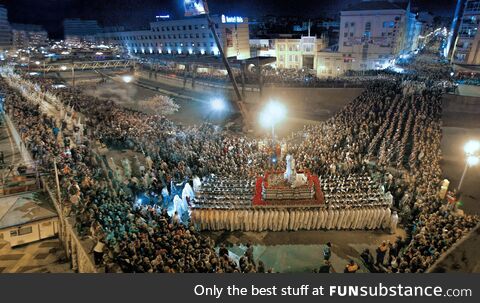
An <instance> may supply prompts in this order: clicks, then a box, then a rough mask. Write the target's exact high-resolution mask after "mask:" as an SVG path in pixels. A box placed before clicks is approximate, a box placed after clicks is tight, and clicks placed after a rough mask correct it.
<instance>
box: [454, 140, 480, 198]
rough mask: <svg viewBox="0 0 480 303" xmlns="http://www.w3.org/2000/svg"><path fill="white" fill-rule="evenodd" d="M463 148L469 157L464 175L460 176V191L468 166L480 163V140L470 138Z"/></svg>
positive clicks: (458, 189)
mask: <svg viewBox="0 0 480 303" xmlns="http://www.w3.org/2000/svg"><path fill="white" fill-rule="evenodd" d="M463 150H464V151H465V154H466V155H467V159H466V161H465V168H464V169H463V173H462V177H461V178H460V183H459V184H458V188H457V191H460V189H461V188H462V184H463V180H464V179H465V175H466V174H467V169H468V167H472V166H475V165H478V163H479V162H480V157H479V155H478V152H479V151H480V142H478V141H475V140H470V141H468V142H467V143H466V144H465V146H464V147H463Z"/></svg>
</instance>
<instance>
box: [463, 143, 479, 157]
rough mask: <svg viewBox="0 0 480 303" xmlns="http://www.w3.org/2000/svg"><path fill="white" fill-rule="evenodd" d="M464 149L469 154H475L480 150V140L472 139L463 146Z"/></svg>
mask: <svg viewBox="0 0 480 303" xmlns="http://www.w3.org/2000/svg"><path fill="white" fill-rule="evenodd" d="M463 150H464V151H465V153H466V154H467V155H473V154H475V153H476V152H477V151H479V150H480V142H479V141H475V140H470V141H468V142H467V143H466V144H465V146H464V147H463Z"/></svg>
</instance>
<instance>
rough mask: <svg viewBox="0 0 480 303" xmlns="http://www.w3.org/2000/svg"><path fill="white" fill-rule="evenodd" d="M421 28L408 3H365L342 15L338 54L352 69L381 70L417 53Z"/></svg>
mask: <svg viewBox="0 0 480 303" xmlns="http://www.w3.org/2000/svg"><path fill="white" fill-rule="evenodd" d="M420 27H421V24H420V23H419V22H417V21H416V19H415V14H413V13H411V12H410V3H409V2H397V1H363V2H360V3H357V4H354V5H351V6H350V7H348V8H346V9H344V10H342V12H341V16H340V38H339V52H340V53H342V54H349V56H348V57H351V58H352V61H351V62H348V63H352V64H351V67H352V69H353V70H368V69H382V68H385V67H387V66H388V65H389V64H391V63H392V62H393V60H394V59H395V58H397V57H398V56H400V55H402V54H407V53H408V52H410V51H413V50H414V47H415V46H416V45H417V43H416V40H417V39H418V35H419V34H420V32H421V29H420ZM353 60H354V61H353Z"/></svg>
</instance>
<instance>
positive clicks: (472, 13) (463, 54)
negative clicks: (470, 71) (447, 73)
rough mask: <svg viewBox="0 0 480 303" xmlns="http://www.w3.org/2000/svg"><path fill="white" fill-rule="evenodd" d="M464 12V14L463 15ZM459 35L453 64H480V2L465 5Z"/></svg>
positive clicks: (456, 40)
mask: <svg viewBox="0 0 480 303" xmlns="http://www.w3.org/2000/svg"><path fill="white" fill-rule="evenodd" d="M462 12H463V13H462ZM462 12H460V13H461V15H460V16H461V19H460V22H459V23H460V26H459V28H458V34H457V36H456V38H455V43H454V48H453V53H452V58H451V59H452V62H453V63H458V64H475V65H478V64H480V53H479V52H480V45H479V43H480V35H479V30H478V26H479V23H480V0H466V1H465V3H463V7H462Z"/></svg>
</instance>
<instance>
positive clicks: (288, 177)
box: [283, 154, 297, 183]
mask: <svg viewBox="0 0 480 303" xmlns="http://www.w3.org/2000/svg"><path fill="white" fill-rule="evenodd" d="M285 162H286V163H287V167H286V169H285V173H284V175H283V177H284V179H285V181H287V182H288V183H293V181H295V179H296V175H297V171H296V169H295V159H294V158H293V156H292V155H291V154H287V156H286V158H285Z"/></svg>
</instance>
